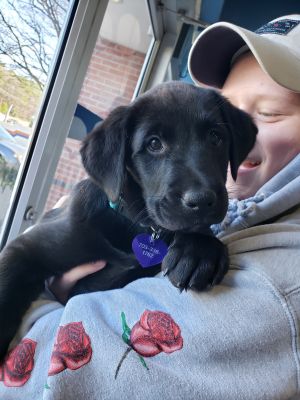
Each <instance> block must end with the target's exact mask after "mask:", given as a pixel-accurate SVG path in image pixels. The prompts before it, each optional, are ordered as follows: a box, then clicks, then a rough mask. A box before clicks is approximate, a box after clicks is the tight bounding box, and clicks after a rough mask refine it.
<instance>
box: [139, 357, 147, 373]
mask: <svg viewBox="0 0 300 400" xmlns="http://www.w3.org/2000/svg"><path fill="white" fill-rule="evenodd" d="M138 356H139V359H140V361H141V363H142V365H143V366H144V367H145V368H146V370H147V371H149V367H148V365H147V364H146V362H145V360H144V358H143V357H142V356H140V355H139V354H138Z"/></svg>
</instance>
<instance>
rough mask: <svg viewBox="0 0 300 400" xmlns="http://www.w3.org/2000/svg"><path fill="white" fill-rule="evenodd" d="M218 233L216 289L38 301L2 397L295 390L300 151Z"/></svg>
mask: <svg viewBox="0 0 300 400" xmlns="http://www.w3.org/2000/svg"><path fill="white" fill-rule="evenodd" d="M214 230H215V232H216V233H217V234H218V235H219V237H220V238H221V239H222V240H223V241H224V242H225V243H226V244H227V245H228V249H229V253H230V260H231V262H230V264H231V265H230V270H229V272H228V274H227V275H226V277H225V278H224V280H223V282H222V283H221V284H220V285H218V286H216V287H214V288H213V289H212V290H209V291H205V292H202V293H195V292H192V291H188V292H183V293H180V292H179V291H178V290H177V289H176V288H175V287H173V286H172V285H171V284H170V283H169V281H168V279H167V278H164V277H162V276H157V277H155V278H147V279H141V280H138V281H135V282H132V283H131V284H129V285H127V286H126V287H125V288H124V289H120V290H112V291H107V292H98V293H91V294H85V295H81V296H77V297H74V298H72V299H71V300H70V301H69V302H68V303H67V305H66V306H65V307H62V306H61V305H60V304H59V303H57V302H55V301H54V300H51V299H49V298H48V299H44V300H43V299H41V300H40V301H38V302H36V303H35V305H34V307H32V309H31V311H30V312H29V313H28V314H27V317H26V318H25V320H24V324H23V326H22V330H21V336H22V337H23V339H22V341H21V343H20V344H18V345H17V347H16V348H15V349H14V350H12V352H11V353H10V356H9V358H8V360H7V361H6V363H5V364H4V365H3V366H2V367H1V368H0V380H1V381H2V382H0V399H1V400H2V399H3V400H10V399H13V400H17V399H26V400H27V399H28V400H29V399H30V400H32V399H47V400H54V399H55V400H58V399H60V400H62V399H76V400H81V399H82V400H83V399H91V400H99V399H101V400H102V399H114V400H120V399H143V400H148V399H149V400H150V399H151V400H152V399H166V400H167V399H172V400H175V399H184V400H186V399H189V400H194V399H195V400H196V399H197V400H198V399H203V400H204V399H205V400H213V399H214V400H223V399H225V400H237V399H243V400H246V399H247V400H259V399H270V400H274V399H280V400H284V399H300V394H299V379H300V365H299V356H300V351H299V346H300V343H299V329H300V324H299V322H300V318H299V317H300V315H299V314H300V257H299V256H300V155H299V156H298V157H296V158H295V159H294V160H292V162H291V163H290V164H289V165H288V166H287V167H286V168H284V169H283V170H282V171H281V172H280V173H279V174H277V175H276V176H275V177H274V178H272V180H271V181H269V182H268V183H267V184H266V185H264V186H263V187H262V188H261V190H260V191H259V192H258V193H257V194H256V195H255V196H254V197H253V198H251V199H247V200H244V201H240V202H238V201H236V200H232V201H231V202H230V207H229V211H228V214H227V216H226V218H225V220H224V222H223V223H222V224H221V225H219V226H215V227H214ZM17 385H18V387H16V386H17Z"/></svg>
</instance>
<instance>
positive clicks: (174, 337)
mask: <svg viewBox="0 0 300 400" xmlns="http://www.w3.org/2000/svg"><path fill="white" fill-rule="evenodd" d="M121 318H122V327H123V334H122V339H123V340H124V342H125V343H126V344H127V345H128V346H129V347H128V348H127V350H126V351H125V353H124V354H123V356H122V358H121V360H120V362H119V364H118V366H117V369H116V372H115V379H116V378H117V376H118V373H119V371H120V368H121V365H122V363H123V362H124V360H125V358H126V357H127V356H128V354H129V353H130V351H131V350H132V349H133V350H135V351H136V352H137V354H138V356H139V359H140V361H141V363H142V364H143V366H144V367H145V368H146V369H147V370H149V368H148V366H147V364H146V362H145V360H144V359H143V357H153V356H156V355H157V354H159V353H161V352H164V353H173V351H176V350H180V349H182V347H183V339H182V336H181V331H180V328H179V326H178V325H177V324H176V322H175V321H174V320H173V318H172V317H171V316H170V315H169V314H167V313H165V312H162V311H149V310H145V311H144V312H143V314H142V316H141V318H140V321H139V322H137V323H136V324H135V325H134V326H133V328H132V329H130V328H129V326H128V325H127V322H126V318H125V314H124V313H123V312H122V313H121Z"/></svg>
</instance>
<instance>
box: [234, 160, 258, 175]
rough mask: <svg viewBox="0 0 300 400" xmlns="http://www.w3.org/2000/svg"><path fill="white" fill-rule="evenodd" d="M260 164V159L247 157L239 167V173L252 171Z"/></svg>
mask: <svg viewBox="0 0 300 400" xmlns="http://www.w3.org/2000/svg"><path fill="white" fill-rule="evenodd" d="M260 165H261V161H260V160H258V159H257V158H247V159H246V160H245V161H244V162H242V164H241V165H240V167H239V171H238V172H239V173H247V172H251V171H254V170H255V169H256V168H258V167H259V166H260Z"/></svg>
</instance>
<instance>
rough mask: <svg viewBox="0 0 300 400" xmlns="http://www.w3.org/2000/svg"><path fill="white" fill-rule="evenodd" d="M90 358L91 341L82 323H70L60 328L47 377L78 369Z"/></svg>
mask: <svg viewBox="0 0 300 400" xmlns="http://www.w3.org/2000/svg"><path fill="white" fill-rule="evenodd" d="M91 357H92V347H91V340H90V338H89V336H88V335H87V333H86V332H85V330H84V327H83V325H82V322H71V323H69V324H67V325H64V326H60V327H59V330H58V334H57V337H56V342H55V344H54V349H53V352H52V355H51V362H50V368H49V371H48V375H56V374H58V373H59V372H61V371H63V370H65V369H66V368H68V369H72V370H75V369H78V368H81V367H82V366H83V365H85V364H87V363H88V362H89V361H90V359H91Z"/></svg>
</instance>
